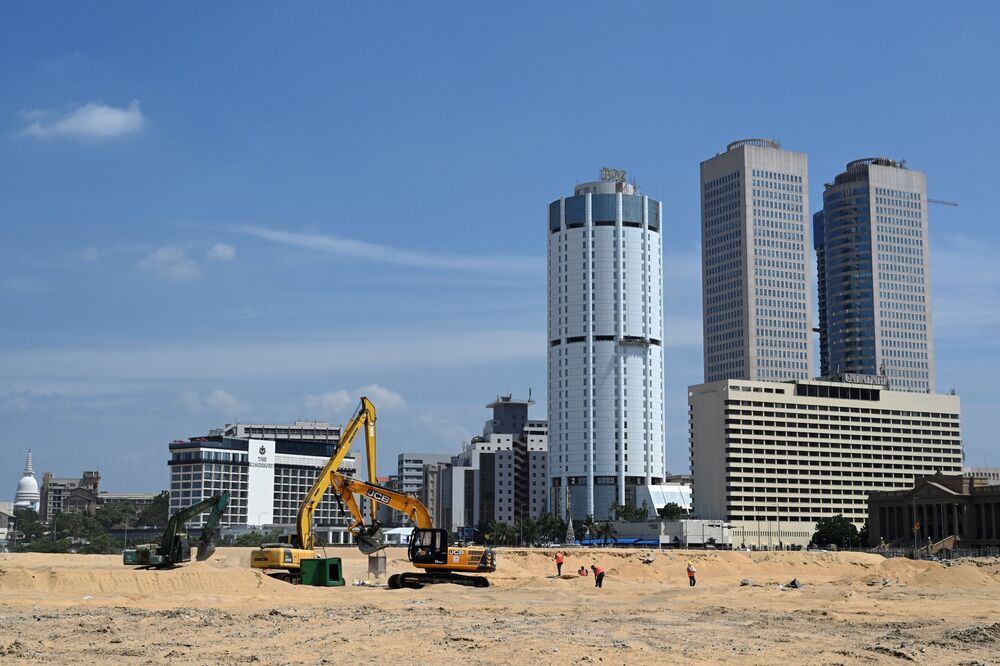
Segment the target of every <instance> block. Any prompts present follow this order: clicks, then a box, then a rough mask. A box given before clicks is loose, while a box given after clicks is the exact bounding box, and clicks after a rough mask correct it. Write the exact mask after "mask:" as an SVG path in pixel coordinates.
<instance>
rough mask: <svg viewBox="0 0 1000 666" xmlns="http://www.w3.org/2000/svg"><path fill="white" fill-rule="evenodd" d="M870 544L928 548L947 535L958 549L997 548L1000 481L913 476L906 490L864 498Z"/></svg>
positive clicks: (936, 475)
mask: <svg viewBox="0 0 1000 666" xmlns="http://www.w3.org/2000/svg"><path fill="white" fill-rule="evenodd" d="M868 529H869V531H870V533H871V539H872V542H873V543H879V542H882V543H886V544H891V543H896V544H898V545H899V546H901V547H906V546H910V545H913V542H914V538H915V540H916V543H917V545H918V546H920V547H923V546H926V545H927V543H928V541H931V542H937V541H941V540H942V539H945V538H947V537H950V536H956V537H958V544H959V546H960V547H962V548H984V547H988V546H1000V485H990V482H989V480H987V479H983V478H976V477H973V476H971V475H968V474H963V475H958V474H935V475H933V476H923V477H919V478H917V479H916V481H915V483H914V486H913V488H911V489H910V490H897V491H891V492H873V493H871V494H870V495H869V496H868Z"/></svg>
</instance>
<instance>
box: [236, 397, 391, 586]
mask: <svg viewBox="0 0 1000 666" xmlns="http://www.w3.org/2000/svg"><path fill="white" fill-rule="evenodd" d="M362 429H364V431H365V449H366V453H367V455H368V476H369V478H371V479H374V478H375V406H374V405H373V404H372V403H371V401H369V400H368V398H365V397H362V398H361V405H360V406H359V407H358V411H356V412H355V413H354V416H352V417H351V420H350V421H348V422H347V425H346V426H344V429H343V431H341V433H340V442H339V444H338V446H337V448H336V450H335V451H334V452H333V455H332V456H330V460H329V461H327V463H326V466H325V467H323V470H322V471H321V472H320V473H319V476H317V477H316V481H315V483H313V485H312V488H311V489H310V490H309V492H308V493H306V496H305V497H304V498H303V499H302V503H301V504H300V505H299V512H298V516H297V517H296V521H295V527H296V530H295V534H286V535H285V536H283V537H282V538H281V540H280V541H279V542H278V543H266V544H264V545H263V546H261V547H260V548H259V549H258V550H255V551H254V552H253V554H252V555H251V558H250V566H252V567H253V568H254V569H264V570H265V571H266V572H267V574H268V575H269V576H273V577H274V578H278V579H279V580H284V581H287V582H290V583H299V582H300V581H301V578H302V567H301V564H300V563H301V561H302V560H309V559H315V558H316V545H317V544H316V539H315V536H314V535H313V514H314V513H316V508H317V507H318V506H319V503H320V502H321V501H323V495H325V494H326V491H327V490H328V489H329V488H330V483H331V480H332V475H333V474H334V473H336V471H337V470H338V469H339V467H340V465H341V463H342V462H344V458H345V457H346V456H347V453H348V452H349V451H350V449H351V442H353V441H354V438H355V436H357V434H358V432H360V431H361V430H362ZM374 511H375V506H374V505H372V512H373V514H372V519H373V520H374Z"/></svg>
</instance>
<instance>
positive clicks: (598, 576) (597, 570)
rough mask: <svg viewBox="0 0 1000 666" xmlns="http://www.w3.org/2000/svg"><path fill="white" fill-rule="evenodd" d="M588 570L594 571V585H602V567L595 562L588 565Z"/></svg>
mask: <svg viewBox="0 0 1000 666" xmlns="http://www.w3.org/2000/svg"><path fill="white" fill-rule="evenodd" d="M590 570H591V571H593V572H594V587H603V585H602V583H603V582H604V569H602V568H601V567H599V566H597V565H596V564H591V565H590Z"/></svg>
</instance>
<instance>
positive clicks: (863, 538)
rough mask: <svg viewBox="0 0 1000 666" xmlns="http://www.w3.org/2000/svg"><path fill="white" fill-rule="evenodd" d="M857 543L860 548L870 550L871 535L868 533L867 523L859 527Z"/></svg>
mask: <svg viewBox="0 0 1000 666" xmlns="http://www.w3.org/2000/svg"><path fill="white" fill-rule="evenodd" d="M858 541H859V542H860V544H861V546H862V547H864V548H871V545H872V543H871V541H872V536H871V533H870V532H869V531H868V523H865V524H864V525H862V526H861V530H860V531H859V532H858Z"/></svg>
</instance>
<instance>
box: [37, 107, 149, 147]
mask: <svg viewBox="0 0 1000 666" xmlns="http://www.w3.org/2000/svg"><path fill="white" fill-rule="evenodd" d="M22 116H23V117H24V118H25V120H28V121H29V122H30V124H29V125H28V126H27V127H25V128H24V129H23V130H21V135H22V136H30V137H33V138H35V139H52V138H63V137H65V138H72V139H111V138H116V137H121V136H126V135H129V134H135V133H136V132H139V131H141V130H142V128H143V126H144V125H145V124H146V118H145V117H144V116H143V115H142V109H141V108H140V106H139V100H137V99H135V100H132V101H131V102H130V103H129V105H128V106H127V107H124V108H121V107H116V106H108V105H106V104H100V103H98V102H90V103H89V104H84V105H83V106H79V107H77V108H75V109H73V110H72V111H69V112H68V113H64V114H62V115H57V114H55V113H53V112H51V111H47V110H44V109H33V110H30V111H25V112H23V113H22Z"/></svg>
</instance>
